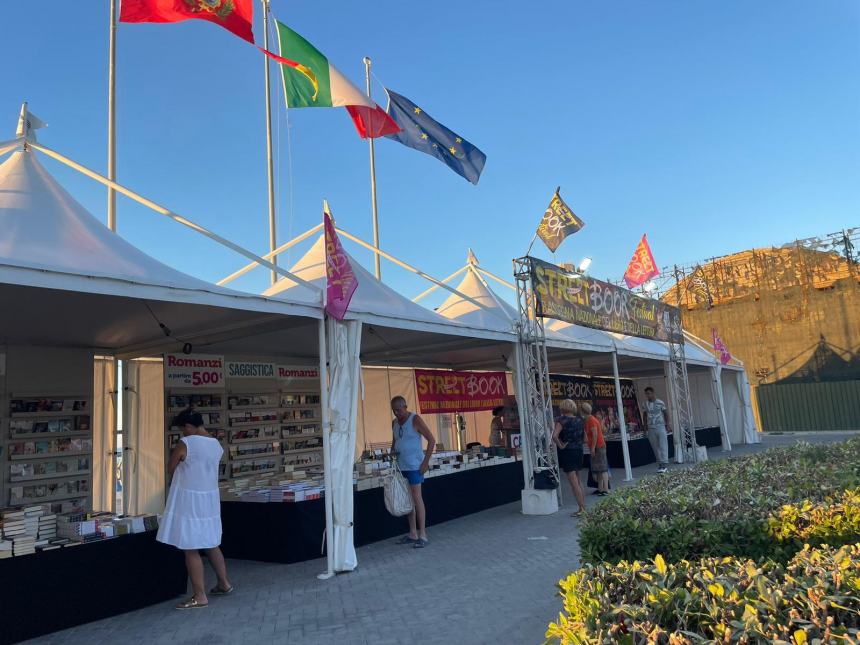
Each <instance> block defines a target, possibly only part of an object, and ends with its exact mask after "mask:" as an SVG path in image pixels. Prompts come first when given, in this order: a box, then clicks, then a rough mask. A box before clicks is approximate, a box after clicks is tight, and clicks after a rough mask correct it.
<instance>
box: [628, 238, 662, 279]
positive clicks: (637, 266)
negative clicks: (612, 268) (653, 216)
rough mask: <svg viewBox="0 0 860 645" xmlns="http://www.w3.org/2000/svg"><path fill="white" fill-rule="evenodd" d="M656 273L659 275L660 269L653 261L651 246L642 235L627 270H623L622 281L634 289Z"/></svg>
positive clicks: (655, 275) (654, 276)
mask: <svg viewBox="0 0 860 645" xmlns="http://www.w3.org/2000/svg"><path fill="white" fill-rule="evenodd" d="M658 275H660V270H659V269H658V268H657V264H656V263H655V262H654V256H653V255H652V254H651V247H649V246H648V239H647V238H646V237H645V235H643V236H642V239H641V240H640V242H639V246H637V247H636V252H635V253H634V254H633V259H632V260H630V265H629V266H628V267H627V271H625V272H624V282H626V283H627V288H628V289H635V288H636V287H638V286H641V285H643V284H645V283H646V282H648V280H650V279H651V278H656V277H657V276H658Z"/></svg>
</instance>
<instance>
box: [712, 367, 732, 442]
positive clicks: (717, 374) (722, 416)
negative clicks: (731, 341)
mask: <svg viewBox="0 0 860 645" xmlns="http://www.w3.org/2000/svg"><path fill="white" fill-rule="evenodd" d="M722 374H723V366H722V365H720V364H719V363H718V364H717V365H715V366H714V367H712V368H711V377H712V378H713V379H714V394H715V395H716V397H717V420H718V421H719V424H720V439H721V440H722V444H723V452H731V450H732V441H731V439H730V438H729V424H728V423H727V422H726V410H725V401H724V400H723V377H722Z"/></svg>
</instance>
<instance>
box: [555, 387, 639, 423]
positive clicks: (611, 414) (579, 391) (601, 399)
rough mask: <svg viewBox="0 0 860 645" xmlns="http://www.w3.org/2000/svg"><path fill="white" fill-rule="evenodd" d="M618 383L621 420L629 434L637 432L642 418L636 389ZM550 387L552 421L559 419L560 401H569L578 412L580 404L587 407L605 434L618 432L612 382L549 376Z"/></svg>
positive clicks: (616, 406)
mask: <svg viewBox="0 0 860 645" xmlns="http://www.w3.org/2000/svg"><path fill="white" fill-rule="evenodd" d="M620 382H621V402H622V404H623V406H624V420H625V421H626V422H627V427H628V429H629V430H630V431H631V432H639V431H641V430H642V417H641V414H640V412H639V402H638V399H637V397H636V386H635V385H634V384H633V381H632V380H630V379H620ZM549 387H550V397H551V398H552V413H553V417H557V416H558V415H559V410H558V404H559V403H561V401H563V400H564V399H572V400H573V402H574V403H576V405H577V408H579V406H580V405H582V404H583V403H588V404H590V405H591V411H592V414H594V416H596V417H597V418H598V419H600V421H601V422H602V423H603V429H604V431H605V432H606V433H607V434H609V433H619V432H620V431H621V430H620V427H619V424H618V403H617V401H616V400H615V380H614V379H611V378H604V377H599V376H595V377H591V376H571V375H569V374H550V375H549ZM630 424H633V425H632V426H631V425H630Z"/></svg>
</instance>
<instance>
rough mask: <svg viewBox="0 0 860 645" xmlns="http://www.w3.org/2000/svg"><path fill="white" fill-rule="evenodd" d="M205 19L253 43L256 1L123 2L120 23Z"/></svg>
mask: <svg viewBox="0 0 860 645" xmlns="http://www.w3.org/2000/svg"><path fill="white" fill-rule="evenodd" d="M194 19H197V20H206V21H208V22H214V23H215V24H216V25H220V26H222V27H224V29H226V30H227V31H230V32H233V33H234V34H236V35H237V36H239V38H243V39H244V40H247V41H248V42H249V43H253V42H254V32H253V30H252V25H253V23H254V0H122V6H121V9H120V13H119V21H120V22H182V21H183V20H194Z"/></svg>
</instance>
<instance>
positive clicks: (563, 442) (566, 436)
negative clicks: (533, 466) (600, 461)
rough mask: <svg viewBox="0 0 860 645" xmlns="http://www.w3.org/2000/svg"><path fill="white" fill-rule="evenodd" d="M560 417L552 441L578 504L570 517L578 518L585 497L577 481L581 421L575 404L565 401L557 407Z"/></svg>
mask: <svg viewBox="0 0 860 645" xmlns="http://www.w3.org/2000/svg"><path fill="white" fill-rule="evenodd" d="M558 409H559V411H560V412H561V416H560V417H559V418H558V419H556V420H555V430H554V431H553V433H552V440H553V442H554V443H555V445H556V446H558V465H559V466H560V467H561V469H562V470H563V471H564V472H565V474H566V475H567V478H568V480H569V481H570V487H571V488H572V489H573V496H574V497H575V498H576V503H577V504H579V510H578V511H577V512H576V513H573V515H572V517H579V516H580V515H582V512H583V511H584V510H585V495H583V493H582V484H581V483H580V481H579V471H580V470H581V469H582V446H583V444H584V436H585V432H584V426H583V423H582V419H581V418H580V417H578V416H576V403H575V402H574V401H573V400H571V399H565V400H564V401H562V402H561V403H559V405H558Z"/></svg>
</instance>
